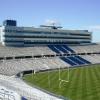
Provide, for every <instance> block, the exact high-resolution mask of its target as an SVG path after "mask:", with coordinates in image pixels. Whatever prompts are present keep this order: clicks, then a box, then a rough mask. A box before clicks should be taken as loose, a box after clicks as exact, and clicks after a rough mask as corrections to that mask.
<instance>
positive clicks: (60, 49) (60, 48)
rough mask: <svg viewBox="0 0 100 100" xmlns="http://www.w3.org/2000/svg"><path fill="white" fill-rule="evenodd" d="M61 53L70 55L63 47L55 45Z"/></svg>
mask: <svg viewBox="0 0 100 100" xmlns="http://www.w3.org/2000/svg"><path fill="white" fill-rule="evenodd" d="M54 46H55V47H56V48H57V49H59V51H62V52H63V53H68V52H67V50H66V49H64V48H63V47H62V45H54Z"/></svg>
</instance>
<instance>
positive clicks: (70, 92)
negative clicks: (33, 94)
mask: <svg viewBox="0 0 100 100" xmlns="http://www.w3.org/2000/svg"><path fill="white" fill-rule="evenodd" d="M48 75H49V79H50V81H49V82H50V86H49V84H48ZM67 75H68V74H67V71H66V70H63V71H62V72H61V78H63V79H65V77H66V78H67ZM23 79H24V80H25V81H26V82H28V83H30V84H31V85H33V84H34V85H36V86H38V87H41V88H43V89H45V90H48V91H50V92H52V93H55V94H57V95H62V96H64V97H66V98H69V99H70V100H100V65H92V66H87V67H78V68H75V69H74V68H73V69H70V74H69V82H68V83H64V82H63V83H62V84H61V88H59V71H52V72H49V73H48V72H40V73H36V74H28V75H25V76H24V77H23Z"/></svg>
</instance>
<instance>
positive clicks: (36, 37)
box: [0, 20, 92, 46]
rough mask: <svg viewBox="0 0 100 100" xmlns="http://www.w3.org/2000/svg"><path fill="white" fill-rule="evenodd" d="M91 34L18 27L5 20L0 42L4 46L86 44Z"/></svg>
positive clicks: (51, 28)
mask: <svg viewBox="0 0 100 100" xmlns="http://www.w3.org/2000/svg"><path fill="white" fill-rule="evenodd" d="M91 40H92V34H91V32H88V31H87V30H63V29H58V28H56V26H51V27H45V28H44V27H40V28H34V27H18V26H17V24H16V21H14V20H5V21H4V22H3V26H1V27H0V42H1V43H2V44H3V45H6V46H33V45H37V44H38V45H45V44H88V43H91Z"/></svg>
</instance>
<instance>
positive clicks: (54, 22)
mask: <svg viewBox="0 0 100 100" xmlns="http://www.w3.org/2000/svg"><path fill="white" fill-rule="evenodd" d="M45 24H46V25H56V26H60V22H59V21H57V20H50V19H47V20H46V21H45Z"/></svg>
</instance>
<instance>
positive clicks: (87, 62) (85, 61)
mask: <svg viewBox="0 0 100 100" xmlns="http://www.w3.org/2000/svg"><path fill="white" fill-rule="evenodd" d="M76 58H78V59H80V60H81V61H83V62H84V63H86V64H91V62H89V61H87V60H85V59H83V58H81V57H80V56H76Z"/></svg>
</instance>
